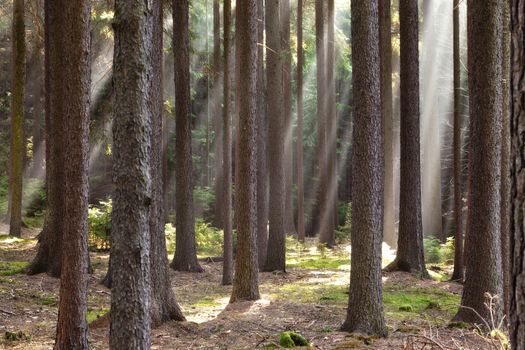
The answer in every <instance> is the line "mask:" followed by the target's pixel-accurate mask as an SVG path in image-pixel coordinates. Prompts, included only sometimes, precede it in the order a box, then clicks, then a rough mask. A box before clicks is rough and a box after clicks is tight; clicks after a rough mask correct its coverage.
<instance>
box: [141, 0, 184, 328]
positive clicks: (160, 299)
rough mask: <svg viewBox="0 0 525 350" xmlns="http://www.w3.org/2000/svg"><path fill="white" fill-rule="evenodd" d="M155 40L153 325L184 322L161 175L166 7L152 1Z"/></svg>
mask: <svg viewBox="0 0 525 350" xmlns="http://www.w3.org/2000/svg"><path fill="white" fill-rule="evenodd" d="M152 4H153V8H152V16H153V34H152V35H153V37H152V39H153V40H152V46H151V48H150V50H151V53H150V55H151V57H150V58H149V59H150V60H151V61H150V62H151V64H152V69H153V73H152V76H151V80H150V83H151V86H150V91H151V93H150V95H149V98H150V100H149V101H148V102H149V104H150V105H149V106H148V108H149V113H151V114H150V115H151V151H150V162H151V198H152V200H151V209H150V214H149V215H150V216H149V230H150V241H151V246H150V249H151V250H150V265H151V268H150V272H151V304H150V311H149V313H150V317H151V326H152V327H157V326H160V325H161V324H162V323H164V322H166V321H169V320H175V321H184V320H185V318H184V316H183V315H182V311H181V309H180V307H179V305H178V304H177V301H176V299H175V293H174V292H173V289H172V288H171V284H170V278H169V274H168V271H169V266H168V252H167V249H166V236H165V232H164V201H163V176H162V119H163V113H162V111H163V109H164V101H163V91H162V76H163V69H162V65H163V18H164V15H163V8H162V1H161V0H155V1H153V3H152Z"/></svg>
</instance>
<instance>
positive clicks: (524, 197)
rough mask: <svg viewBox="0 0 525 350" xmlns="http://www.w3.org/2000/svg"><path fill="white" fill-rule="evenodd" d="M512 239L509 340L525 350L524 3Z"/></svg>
mask: <svg viewBox="0 0 525 350" xmlns="http://www.w3.org/2000/svg"><path fill="white" fill-rule="evenodd" d="M511 28H512V45H511V59H512V67H511V84H510V87H511V99H512V107H511V118H510V125H511V142H512V151H511V157H512V158H511V173H512V177H511V193H512V195H511V213H512V220H511V222H510V228H511V240H510V255H511V264H512V276H511V280H510V307H509V309H510V315H509V316H510V342H511V344H512V349H515V350H524V349H525V223H524V218H525V140H524V139H523V132H524V131H525V2H524V1H523V0H512V3H511Z"/></svg>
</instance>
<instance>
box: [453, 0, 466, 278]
mask: <svg viewBox="0 0 525 350" xmlns="http://www.w3.org/2000/svg"><path fill="white" fill-rule="evenodd" d="M459 2H460V0H454V3H453V4H452V6H453V7H454V9H453V16H454V18H453V27H454V28H453V33H454V34H453V35H454V38H453V45H454V53H453V55H454V62H453V64H454V223H455V232H454V271H453V273H452V278H451V279H452V280H453V281H463V278H464V276H465V265H464V261H463V217H462V216H463V213H462V211H463V193H462V190H461V164H462V163H461V61H460V60H461V57H460V55H461V52H460V48H461V47H460V44H461V43H460V39H459V30H460V28H459V25H460V24H459Z"/></svg>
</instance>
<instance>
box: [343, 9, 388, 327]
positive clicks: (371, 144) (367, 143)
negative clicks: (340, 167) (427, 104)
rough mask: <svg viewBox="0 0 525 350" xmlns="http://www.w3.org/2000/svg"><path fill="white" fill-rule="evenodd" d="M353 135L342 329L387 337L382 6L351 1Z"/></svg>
mask: <svg viewBox="0 0 525 350" xmlns="http://www.w3.org/2000/svg"><path fill="white" fill-rule="evenodd" d="M352 38H353V40H352V52H353V55H352V66H353V67H354V74H353V87H354V88H353V94H354V101H355V104H354V114H353V115H354V130H353V138H352V140H353V147H352V160H353V162H354V166H353V167H352V169H353V174H352V179H353V182H352V199H353V203H354V205H353V207H352V210H353V213H354V215H353V218H354V220H353V221H352V253H351V254H352V256H351V265H352V266H351V271H352V273H351V274H350V295H349V304H348V310H347V315H346V320H345V322H344V324H343V326H342V329H343V330H345V331H349V332H362V333H365V334H373V335H377V336H380V337H383V336H386V335H387V329H386V322H385V318H384V311H383V294H382V293H383V292H382V282H381V244H382V241H383V188H384V187H383V176H384V174H383V134H382V117H381V85H380V74H381V69H380V59H379V23H378V0H352Z"/></svg>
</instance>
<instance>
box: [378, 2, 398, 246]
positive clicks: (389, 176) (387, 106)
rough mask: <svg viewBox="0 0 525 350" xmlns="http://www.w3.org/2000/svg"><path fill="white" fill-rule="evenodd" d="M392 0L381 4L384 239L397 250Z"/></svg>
mask: <svg viewBox="0 0 525 350" xmlns="http://www.w3.org/2000/svg"><path fill="white" fill-rule="evenodd" d="M390 7H391V0H380V1H379V45H380V55H381V112H382V114H383V139H384V157H385V199H384V201H385V212H384V218H383V237H384V239H385V242H386V243H387V244H388V245H389V246H390V247H396V245H397V242H396V232H395V231H396V228H395V220H394V143H393V140H394V135H393V134H394V125H393V124H394V123H393V108H392V34H391V32H392V18H391V13H390V11H391V8H390Z"/></svg>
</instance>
